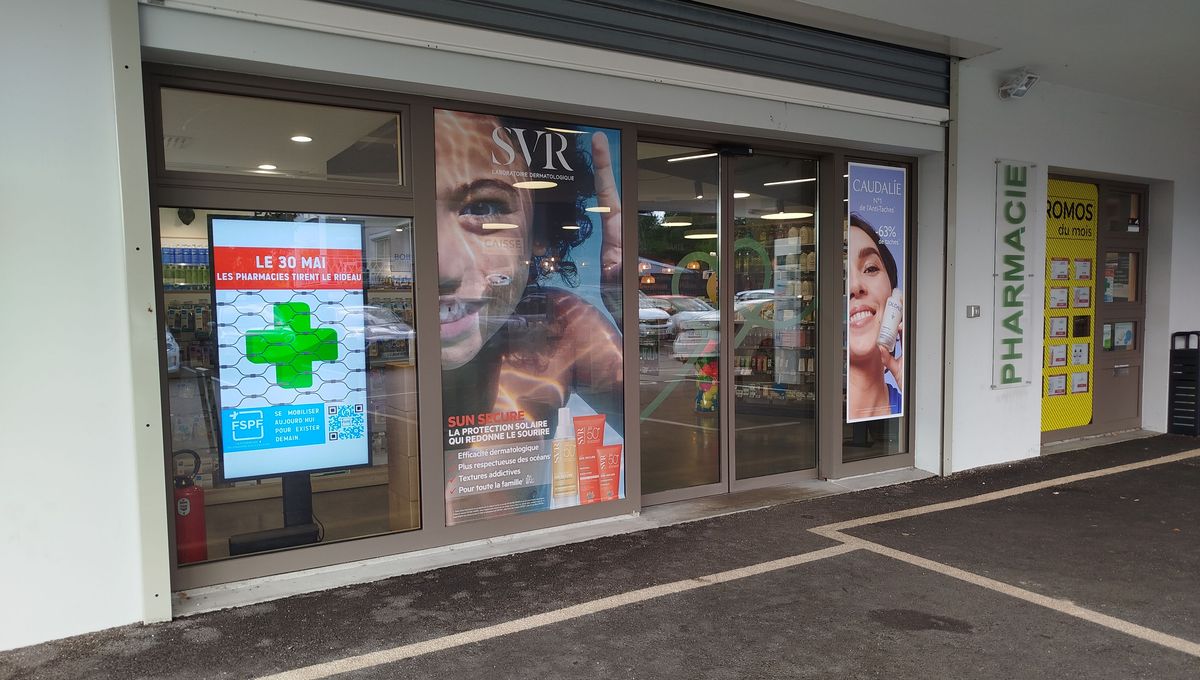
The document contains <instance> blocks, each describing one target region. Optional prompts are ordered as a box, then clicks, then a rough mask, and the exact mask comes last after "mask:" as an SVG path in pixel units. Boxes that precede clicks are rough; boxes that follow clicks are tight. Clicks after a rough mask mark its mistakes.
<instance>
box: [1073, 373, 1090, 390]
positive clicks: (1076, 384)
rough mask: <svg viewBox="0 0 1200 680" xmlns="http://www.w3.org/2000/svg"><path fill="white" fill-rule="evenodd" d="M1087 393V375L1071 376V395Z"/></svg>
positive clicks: (1075, 374) (1077, 374)
mask: <svg viewBox="0 0 1200 680" xmlns="http://www.w3.org/2000/svg"><path fill="white" fill-rule="evenodd" d="M1087 391H1088V374H1087V373H1072V374H1071V394H1083V393H1084V392H1087Z"/></svg>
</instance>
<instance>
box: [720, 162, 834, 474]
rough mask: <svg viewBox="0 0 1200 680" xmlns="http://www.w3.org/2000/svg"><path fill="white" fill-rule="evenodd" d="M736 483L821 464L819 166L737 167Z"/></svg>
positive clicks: (765, 164)
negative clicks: (818, 391) (818, 361)
mask: <svg viewBox="0 0 1200 680" xmlns="http://www.w3.org/2000/svg"><path fill="white" fill-rule="evenodd" d="M732 176H733V181H734V183H735V185H736V186H735V187H734V189H735V193H734V239H735V240H734V244H733V250H734V254H733V265H734V269H733V273H734V277H733V284H734V294H733V295H734V307H735V309H734V314H735V319H734V324H735V325H734V338H733V347H734V356H733V357H732V360H733V374H734V381H735V384H736V386H737V388H736V392H735V395H734V396H735V399H736V402H735V416H734V430H735V449H734V451H735V453H736V457H735V466H734V467H735V469H734V472H735V476H736V479H749V478H752V477H762V476H764V475H770V474H778V473H781V472H793V471H796V470H804V469H807V468H812V467H815V466H816V464H817V428H816V422H817V421H816V414H817V401H816V400H817V324H816V309H817V231H816V224H817V222H816V212H817V209H816V205H817V199H816V197H817V163H816V161H811V160H800V159H793V158H779V157H772V156H764V155H756V156H754V157H752V158H737V159H735V160H734V163H733V168H732Z"/></svg>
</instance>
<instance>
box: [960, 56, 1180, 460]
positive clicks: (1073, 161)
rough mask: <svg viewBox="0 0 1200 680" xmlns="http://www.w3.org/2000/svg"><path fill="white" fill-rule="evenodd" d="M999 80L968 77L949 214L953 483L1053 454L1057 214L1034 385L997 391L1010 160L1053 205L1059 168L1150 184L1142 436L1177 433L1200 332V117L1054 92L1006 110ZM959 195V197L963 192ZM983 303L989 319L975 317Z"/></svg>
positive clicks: (1037, 331) (1041, 241)
mask: <svg viewBox="0 0 1200 680" xmlns="http://www.w3.org/2000/svg"><path fill="white" fill-rule="evenodd" d="M1000 80H1001V73H999V72H996V71H993V70H991V69H990V68H988V67H987V66H986V58H984V60H983V61H982V63H979V64H976V62H974V61H964V62H961V63H960V65H959V77H958V85H959V88H958V91H957V98H956V108H955V114H954V115H955V128H956V129H955V130H954V132H953V134H954V137H955V142H954V143H955V144H956V148H957V152H956V153H955V157H954V159H953V160H952V173H953V175H954V176H953V177H952V182H951V184H952V191H953V192H954V193H953V194H952V195H951V197H950V202H951V208H950V213H951V215H952V216H953V218H954V219H953V221H952V223H951V224H950V229H951V230H952V232H953V236H952V240H953V252H952V262H951V268H952V271H953V273H952V274H951V277H952V279H951V284H950V285H949V287H948V300H947V304H948V312H947V313H948V314H949V315H950V317H951V318H949V319H948V327H949V328H950V329H952V330H951V333H952V335H951V337H949V338H948V340H947V349H948V353H949V356H948V357H947V359H948V361H949V366H950V371H951V372H952V377H951V379H950V382H951V385H952V387H951V392H950V395H949V396H950V399H949V400H948V401H952V406H951V414H952V415H951V417H950V418H949V423H948V428H947V441H946V444H947V455H948V456H949V458H950V469H948V470H947V472H951V471H958V470H965V469H968V468H973V467H978V466H981V465H989V464H993V463H1000V462H1004V461H1010V460H1016V459H1020V458H1027V457H1030V456H1036V455H1038V453H1039V451H1040V447H1041V392H1040V390H1041V381H1040V373H1038V372H1037V371H1038V367H1039V366H1041V357H1042V351H1043V348H1042V340H1041V338H1042V331H1041V328H1042V324H1043V319H1042V315H1041V308H1042V302H1041V301H1042V300H1043V296H1044V281H1043V279H1044V275H1042V274H1041V273H1040V272H1041V271H1042V269H1043V267H1044V265H1043V263H1044V255H1043V253H1044V248H1045V213H1044V211H1039V213H1038V217H1037V221H1036V223H1035V228H1036V229H1037V230H1038V233H1037V234H1035V236H1036V237H1037V238H1036V239H1035V240H1034V242H1035V243H1036V244H1037V251H1038V254H1037V256H1036V259H1034V260H1031V270H1032V271H1034V272H1038V273H1039V274H1038V276H1037V277H1035V278H1034V279H1033V280H1032V281H1033V282H1034V284H1035V285H1034V286H1033V288H1032V290H1031V291H1030V300H1031V301H1032V307H1033V310H1034V312H1035V314H1034V316H1033V317H1032V318H1030V319H1029V324H1030V329H1031V332H1030V338H1031V340H1032V341H1033V342H1031V343H1030V346H1029V348H1028V349H1029V351H1030V352H1031V353H1032V355H1033V367H1034V369H1033V370H1034V374H1033V382H1032V384H1031V385H1029V386H1026V387H1017V388H1010V389H1005V390H992V389H991V364H990V363H989V362H990V360H989V358H988V357H989V356H990V354H989V351H990V348H991V342H992V324H991V318H992V311H993V309H992V307H993V305H992V276H991V272H992V257H993V246H992V239H993V234H994V205H995V165H994V161H995V160H996V159H999V158H1003V159H1012V160H1021V161H1030V162H1033V163H1036V164H1037V165H1038V166H1039V179H1040V182H1039V184H1040V186H1039V187H1037V195H1038V196H1040V197H1041V198H1040V199H1039V200H1040V201H1042V204H1044V196H1045V181H1046V173H1047V170H1049V171H1051V172H1054V171H1057V172H1063V173H1071V174H1084V175H1101V176H1107V177H1113V178H1122V179H1129V180H1134V181H1142V182H1146V183H1149V184H1150V185H1151V201H1150V221H1149V225H1148V228H1149V230H1150V231H1149V252H1148V253H1147V267H1148V270H1147V273H1148V280H1147V289H1148V292H1147V318H1146V326H1147V333H1146V341H1145V367H1144V374H1143V375H1144V382H1143V390H1142V394H1143V426H1144V427H1145V428H1146V429H1150V430H1155V431H1165V429H1166V391H1167V366H1166V363H1167V348H1168V345H1169V332H1170V331H1174V330H1185V329H1192V328H1200V306H1198V305H1196V304H1195V299H1196V291H1198V290H1200V267H1196V265H1195V264H1194V263H1193V262H1192V261H1191V260H1192V259H1193V258H1194V256H1195V255H1196V254H1197V253H1200V162H1198V161H1197V160H1196V159H1197V158H1198V157H1200V121H1198V119H1197V118H1196V117H1195V116H1189V115H1187V114H1184V113H1179V112H1175V111H1172V110H1169V109H1165V108H1159V107H1154V106H1149V105H1146V104H1141V103H1137V102H1133V101H1129V100H1123V99H1118V98H1115V97H1110V96H1104V95H1099V94H1095V93H1091V92H1084V91H1080V90H1075V89H1071V88H1067V87H1062V86H1059V85H1056V84H1054V83H1050V82H1046V81H1044V80H1043V81H1042V82H1040V83H1038V84H1037V86H1036V87H1034V88H1033V89H1032V90H1031V91H1030V93H1029V94H1028V95H1027V96H1026V97H1025V98H1023V99H1019V100H1007V101H1001V100H1000V99H999V98H998V97H997V94H996V91H997V88H998V85H999V82H1000ZM955 187H956V188H955ZM969 304H978V305H981V306H982V307H983V314H982V316H981V317H980V318H977V319H966V318H965V307H966V305H969Z"/></svg>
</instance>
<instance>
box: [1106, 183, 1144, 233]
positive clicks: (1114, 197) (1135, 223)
mask: <svg viewBox="0 0 1200 680" xmlns="http://www.w3.org/2000/svg"><path fill="white" fill-rule="evenodd" d="M1141 208H1142V195H1141V194H1138V193H1132V192H1129V191H1113V190H1109V191H1105V192H1104V194H1103V197H1102V198H1101V203H1100V228H1101V229H1103V230H1105V231H1108V232H1111V233H1120V234H1137V233H1141V231H1142V229H1143V227H1144V226H1145V225H1143V224H1142V209H1141Z"/></svg>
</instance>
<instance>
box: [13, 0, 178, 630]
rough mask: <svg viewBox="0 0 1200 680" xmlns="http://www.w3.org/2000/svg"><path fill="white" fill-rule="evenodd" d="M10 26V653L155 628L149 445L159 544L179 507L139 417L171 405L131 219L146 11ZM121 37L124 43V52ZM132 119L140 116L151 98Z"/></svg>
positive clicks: (107, 10)
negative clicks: (124, 135)
mask: <svg viewBox="0 0 1200 680" xmlns="http://www.w3.org/2000/svg"><path fill="white" fill-rule="evenodd" d="M3 15H4V20H3V21H0V87H2V88H3V91H4V105H3V107H2V109H0V123H2V124H0V150H2V151H0V157H2V158H3V162H2V163H0V228H2V232H3V235H2V237H0V244H2V245H0V291H3V292H4V295H3V298H2V300H3V302H2V303H0V304H2V305H3V314H2V315H0V338H3V339H2V340H0V347H2V351H3V354H4V373H3V379H4V390H3V391H0V433H2V435H0V436H2V438H3V443H2V444H0V447H2V448H0V463H2V465H0V467H2V468H3V474H0V517H2V518H3V521H0V555H2V556H3V559H0V601H2V602H3V606H2V609H3V612H4V614H3V615H2V616H0V649H8V648H12V647H18V646H23V645H27V644H32V643H35V642H40V641H43V640H47V639H52V638H59V637H64V636H67V635H73V634H76V633H83V632H86V631H92V630H98V629H101V628H108V627H111V626H116V625H121V624H126V623H132V622H135V621H140V620H143V618H146V617H147V616H148V615H147V613H146V609H145V599H144V597H143V586H144V585H145V584H147V583H156V582H158V581H156V578H155V576H154V575H147V574H144V573H143V563H142V545H143V541H142V539H141V532H142V517H143V515H144V513H142V512H139V496H138V482H137V480H138V479H139V478H138V471H137V469H136V464H135V455H134V450H135V448H136V446H137V441H138V439H139V438H140V437H146V436H149V437H150V438H151V440H153V439H154V438H155V437H158V442H159V449H158V450H159V454H158V456H159V457H158V460H159V468H158V469H159V470H160V473H159V477H158V480H159V484H160V486H159V492H158V494H157V496H156V497H155V498H156V500H157V501H158V502H157V505H156V506H155V507H152V508H151V513H150V515H149V516H151V517H155V516H156V519H157V526H159V527H160V528H161V527H162V526H164V525H165V517H164V515H165V505H166V504H165V500H164V495H163V490H162V487H161V479H162V477H161V469H162V466H161V460H162V459H161V441H162V440H161V427H160V424H159V423H158V422H156V421H153V420H151V421H150V422H149V423H146V422H138V421H135V418H140V414H138V413H137V412H136V410H135V401H136V400H137V399H139V398H140V399H141V400H143V401H145V400H147V399H148V400H150V401H151V402H152V403H157V401H158V395H157V393H156V391H155V390H156V387H154V386H152V387H151V391H150V393H149V394H146V395H142V396H141V397H135V392H134V389H133V387H132V385H131V380H132V376H133V370H134V368H133V367H134V344H132V342H131V334H130V321H129V320H130V318H131V315H130V309H129V302H128V297H127V294H126V292H127V286H126V277H127V272H126V267H125V259H126V258H125V248H126V241H125V227H126V222H125V219H124V213H123V210H124V209H125V205H124V204H123V203H124V201H126V200H128V201H131V202H132V203H134V204H136V203H137V201H138V198H137V194H134V195H123V194H122V173H123V169H122V168H121V163H120V161H121V159H120V157H119V154H120V143H119V135H118V130H119V128H120V126H121V124H122V123H121V120H120V116H119V113H118V106H117V103H116V102H117V94H116V93H117V92H118V90H128V87H126V85H128V84H129V83H132V84H133V85H134V88H135V90H134V91H136V92H140V87H139V86H138V85H137V83H138V79H139V78H140V69H139V68H138V63H137V61H136V58H137V23H136V16H137V15H136V7H135V5H134V3H133V0H114V1H113V3H111V4H110V3H108V2H95V1H88V0H71V1H65V0H64V1H59V2H43V1H39V0H13V1H12V2H8V3H6V4H5V5H4V11H3ZM118 26H120V27H123V28H122V31H123V32H122V35H123V36H124V40H125V43H124V44H116V45H114V41H113V40H112V39H111V36H112V35H114V32H115V31H114V27H118ZM130 47H132V56H133V59H134V61H133V63H132V64H131V66H130V68H129V69H125V68H124V67H123V65H122V66H121V67H117V68H119V69H120V70H121V72H122V77H121V78H120V80H121V81H122V83H121V84H118V83H117V82H116V80H117V78H115V76H114V59H115V58H117V56H116V55H118V54H121V55H122V58H127V57H128V54H129V52H130V50H129V48H130ZM126 63H128V62H126ZM126 103H127V104H128V103H129V102H128V101H127V102H126ZM132 104H133V106H134V108H133V110H134V111H135V112H137V111H138V108H137V107H138V106H140V95H139V96H137V97H135V98H134V100H133V102H132ZM139 116H140V113H139ZM140 147H141V149H143V150H142V152H141V154H142V158H141V161H140V167H141V168H142V176H143V177H144V174H145V172H144V167H145V152H144V148H145V145H144V142H143V143H142V144H141V145H140ZM138 167H139V163H138V161H137V159H136V158H135V159H134V161H133V162H132V165H131V168H132V169H133V170H134V171H135V172H136V169H137V168H138ZM142 181H143V182H144V180H142ZM141 205H142V206H143V208H142V209H143V212H144V211H145V209H146V207H145V206H146V200H145V190H144V188H143V190H142V192H141ZM145 218H146V219H148V215H146V216H145ZM141 252H143V253H145V254H146V255H147V257H145V258H144V265H145V266H146V267H147V268H146V271H147V272H148V263H149V262H150V259H149V257H148V254H149V253H148V251H147V250H143V251H141ZM150 300H151V301H153V297H152V296H151V297H150ZM146 316H149V317H151V320H150V321H149V323H148V326H147V327H148V328H151V329H152V328H153V320H152V314H149V313H148V314H147V315H146ZM148 339H149V340H150V342H151V343H153V344H152V345H151V354H150V356H149V357H146V356H140V357H138V358H137V360H138V361H141V362H150V363H151V364H152V365H154V364H155V363H156V358H155V356H154V353H153V346H154V344H157V343H155V341H154V337H153V335H149V338H148ZM155 369H156V366H155ZM156 384H157V383H153V385H156ZM140 419H141V420H145V419H144V418H140ZM143 430H144V431H145V432H142V431H143ZM160 535H162V536H163V537H164V538H165V531H162V532H160ZM157 549H158V550H159V551H160V552H162V551H164V550H165V545H162V546H157ZM162 555H163V560H162V562H163V563H164V564H165V561H166V556H165V553H162ZM160 572H161V570H160ZM160 575H161V574H160ZM163 595H164V599H165V595H166V594H165V593H164V594H163ZM149 618H153V616H149Z"/></svg>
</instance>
